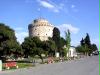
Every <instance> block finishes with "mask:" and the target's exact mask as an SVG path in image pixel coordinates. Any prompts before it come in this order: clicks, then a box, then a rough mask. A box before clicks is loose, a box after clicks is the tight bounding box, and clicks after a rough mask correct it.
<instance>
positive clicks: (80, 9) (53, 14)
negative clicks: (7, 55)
mask: <svg viewBox="0 0 100 75" xmlns="http://www.w3.org/2000/svg"><path fill="white" fill-rule="evenodd" d="M39 17H43V18H45V19H47V20H48V21H49V22H50V23H52V24H53V25H54V26H56V27H58V28H59V30H60V32H61V36H63V37H64V31H66V30H67V29H70V31H71V44H72V45H75V46H76V45H78V44H79V43H80V40H81V38H82V37H83V38H84V37H85V36H86V33H89V35H90V39H91V43H96V44H97V46H98V47H99V0H0V22H1V23H5V24H6V25H8V26H10V27H11V28H13V29H14V30H15V33H16V36H17V40H18V41H19V42H20V43H21V42H22V41H23V39H24V37H26V36H28V24H30V23H31V22H32V21H33V20H34V19H36V18H39Z"/></svg>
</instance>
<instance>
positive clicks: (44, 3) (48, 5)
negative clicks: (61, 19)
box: [37, 0, 59, 12]
mask: <svg viewBox="0 0 100 75" xmlns="http://www.w3.org/2000/svg"><path fill="white" fill-rule="evenodd" d="M37 2H38V3H39V4H40V5H41V6H42V7H45V8H47V9H49V10H52V11H53V12H59V9H58V7H56V6H55V5H54V4H53V3H49V2H47V1H44V0H37Z"/></svg>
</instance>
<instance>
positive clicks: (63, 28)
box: [57, 24, 79, 34]
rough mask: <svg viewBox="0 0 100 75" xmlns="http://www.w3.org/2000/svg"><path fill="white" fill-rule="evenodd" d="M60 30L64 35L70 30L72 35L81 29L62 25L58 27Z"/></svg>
mask: <svg viewBox="0 0 100 75" xmlns="http://www.w3.org/2000/svg"><path fill="white" fill-rule="evenodd" d="M57 27H58V28H59V29H60V32H61V33H64V32H65V31H67V30H68V29H69V30H70V31H71V33H74V34H77V33H78V32H79V28H77V27H74V26H72V25H71V24H62V25H59V26H57Z"/></svg>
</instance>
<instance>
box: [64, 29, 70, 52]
mask: <svg viewBox="0 0 100 75" xmlns="http://www.w3.org/2000/svg"><path fill="white" fill-rule="evenodd" d="M65 35H66V36H65V38H66V51H67V52H68V51H69V48H70V46H71V45H70V42H71V37H70V31H69V30H68V31H67V32H65Z"/></svg>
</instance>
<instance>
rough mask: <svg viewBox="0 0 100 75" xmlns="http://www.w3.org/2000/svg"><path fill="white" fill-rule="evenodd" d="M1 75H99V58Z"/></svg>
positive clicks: (1, 73)
mask: <svg viewBox="0 0 100 75" xmlns="http://www.w3.org/2000/svg"><path fill="white" fill-rule="evenodd" d="M0 75H99V56H92V57H85V58H81V59H78V60H71V61H66V62H60V63H53V64H44V65H37V66H36V67H32V68H25V69H18V70H9V71H2V72H0Z"/></svg>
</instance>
